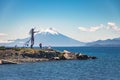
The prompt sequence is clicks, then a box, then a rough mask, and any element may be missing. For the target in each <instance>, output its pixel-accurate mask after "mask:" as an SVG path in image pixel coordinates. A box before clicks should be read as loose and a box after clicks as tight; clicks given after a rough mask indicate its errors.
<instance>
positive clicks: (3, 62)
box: [0, 60, 17, 64]
mask: <svg viewBox="0 0 120 80" xmlns="http://www.w3.org/2000/svg"><path fill="white" fill-rule="evenodd" d="M0 64H17V63H15V62H12V61H7V60H0Z"/></svg>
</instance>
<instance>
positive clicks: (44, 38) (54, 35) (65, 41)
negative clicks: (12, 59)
mask: <svg viewBox="0 0 120 80" xmlns="http://www.w3.org/2000/svg"><path fill="white" fill-rule="evenodd" d="M34 38H35V39H34V41H35V42H34V46H39V44H40V43H42V44H43V46H84V43H82V42H80V41H77V40H74V39H72V38H70V37H67V36H65V35H63V34H61V33H59V32H58V31H56V30H55V29H53V28H49V29H46V30H40V32H39V33H37V34H35V36H34ZM29 39H30V37H28V38H25V39H17V40H15V41H14V42H11V43H8V44H6V46H15V45H17V46H23V43H25V42H27V41H28V40H29Z"/></svg>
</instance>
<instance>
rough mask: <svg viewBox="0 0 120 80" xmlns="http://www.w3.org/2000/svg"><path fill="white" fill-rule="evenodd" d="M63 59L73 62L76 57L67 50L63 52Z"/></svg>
mask: <svg viewBox="0 0 120 80" xmlns="http://www.w3.org/2000/svg"><path fill="white" fill-rule="evenodd" d="M64 57H65V59H68V60H74V59H77V57H76V55H75V54H74V53H71V52H69V51H67V50H64Z"/></svg>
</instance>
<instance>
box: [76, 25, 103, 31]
mask: <svg viewBox="0 0 120 80" xmlns="http://www.w3.org/2000/svg"><path fill="white" fill-rule="evenodd" d="M103 26H104V25H103V24H100V26H96V27H90V28H85V27H78V29H79V30H81V31H85V32H95V31H97V30H99V29H101V28H103Z"/></svg>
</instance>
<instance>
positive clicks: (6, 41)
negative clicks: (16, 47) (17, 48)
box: [0, 40, 12, 43]
mask: <svg viewBox="0 0 120 80" xmlns="http://www.w3.org/2000/svg"><path fill="white" fill-rule="evenodd" d="M10 42H12V41H9V40H0V43H10Z"/></svg>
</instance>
